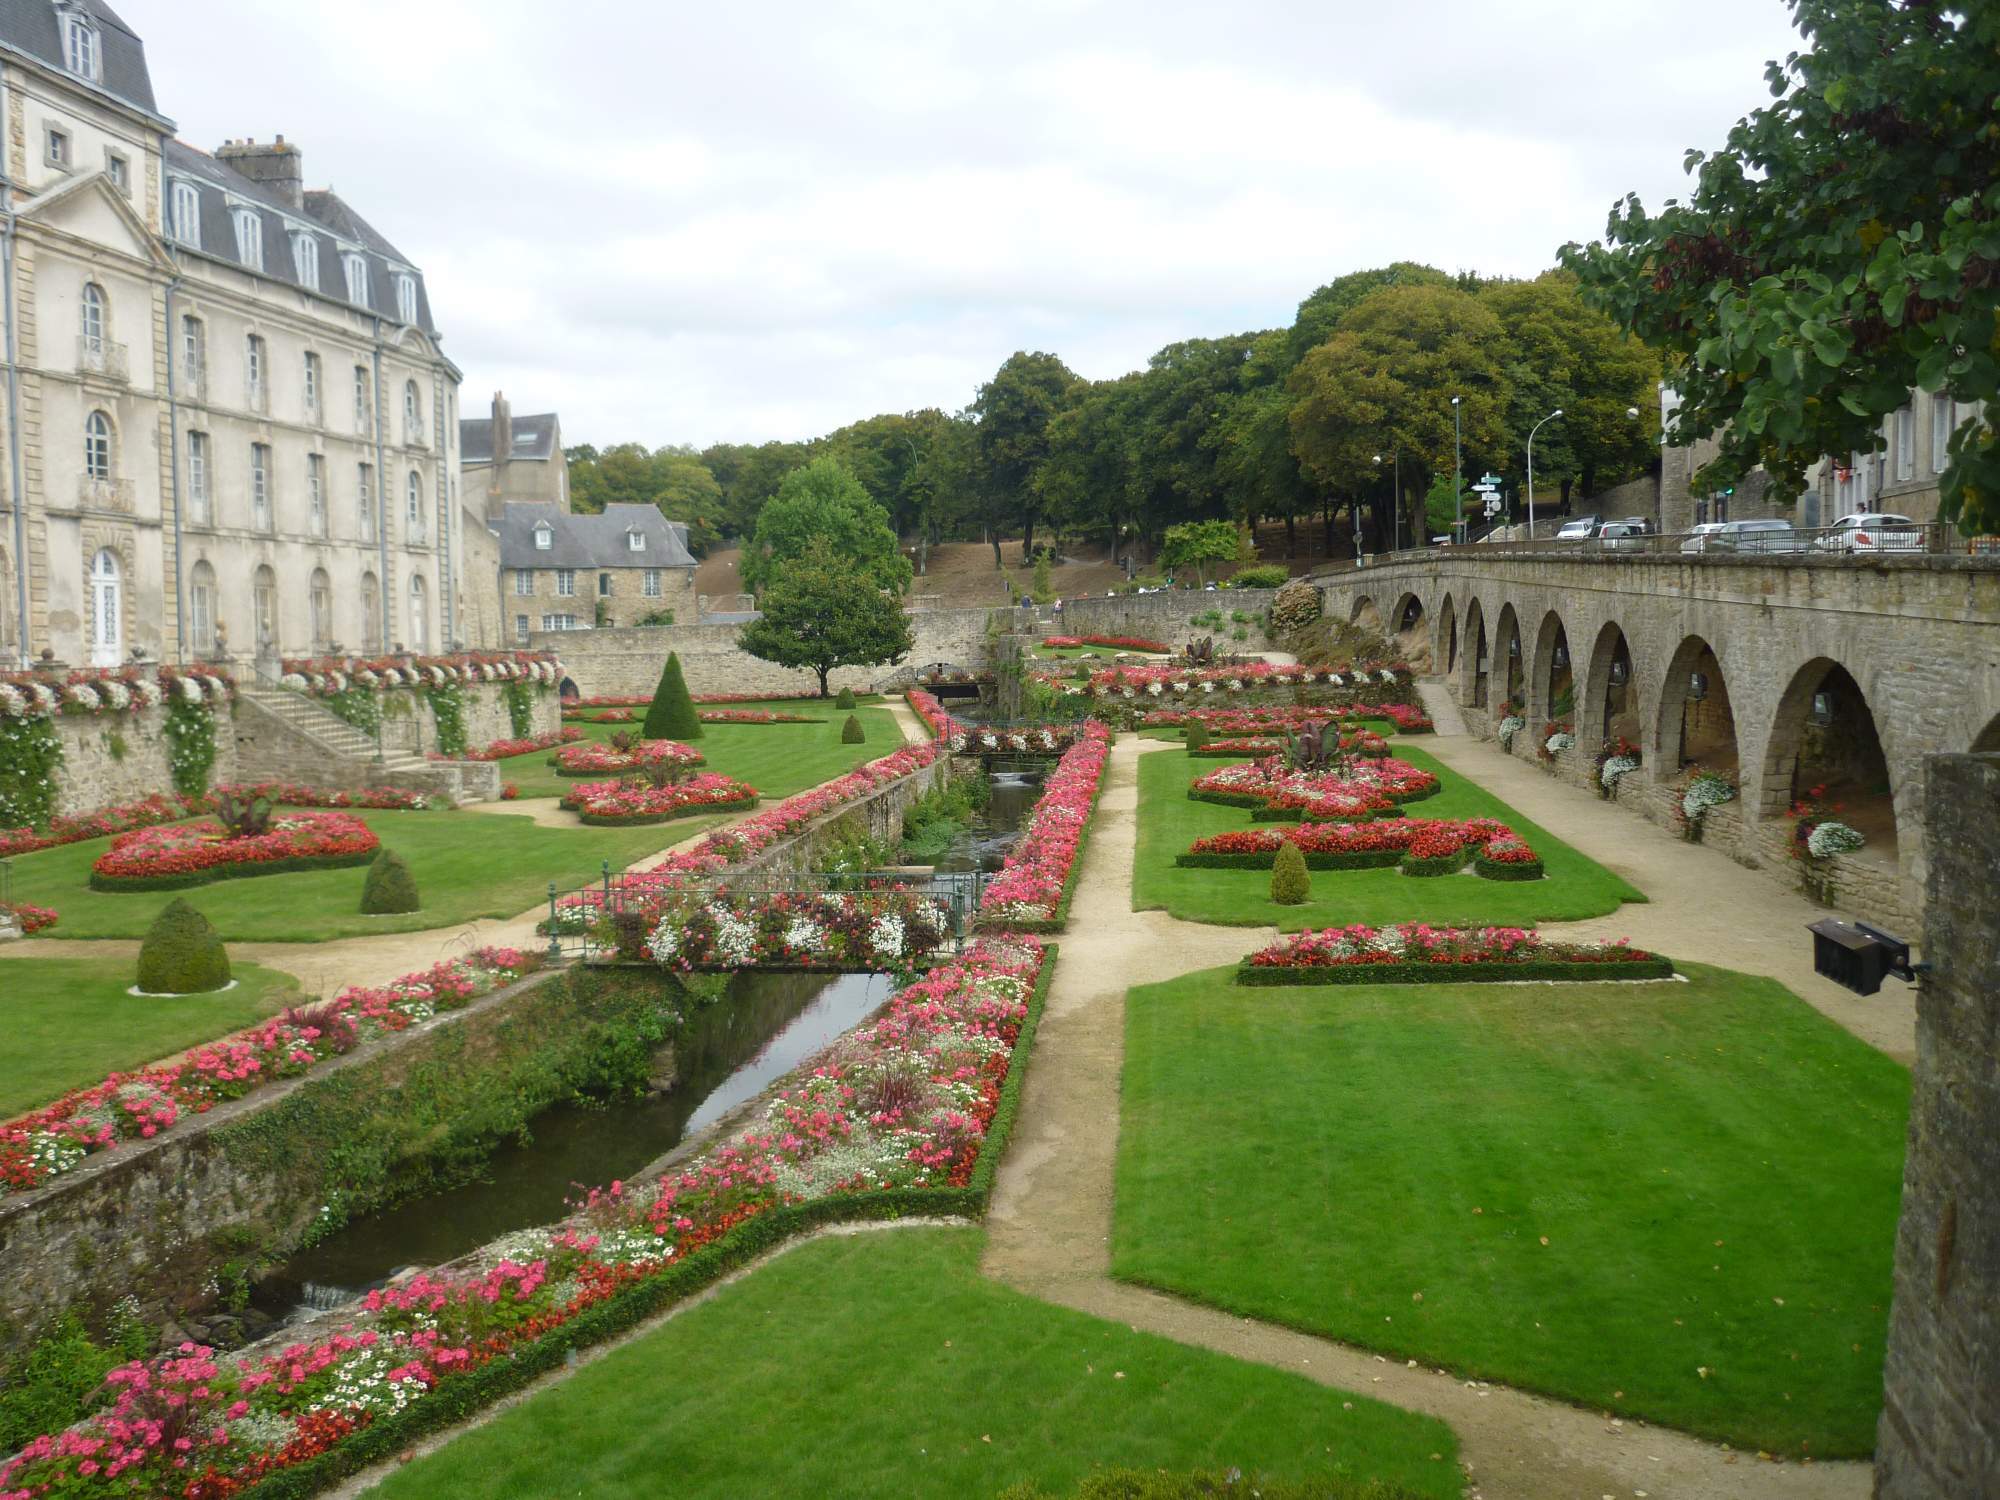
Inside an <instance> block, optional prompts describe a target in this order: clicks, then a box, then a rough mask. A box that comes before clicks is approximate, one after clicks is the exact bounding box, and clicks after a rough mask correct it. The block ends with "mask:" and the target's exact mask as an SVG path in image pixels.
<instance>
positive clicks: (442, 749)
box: [424, 682, 465, 755]
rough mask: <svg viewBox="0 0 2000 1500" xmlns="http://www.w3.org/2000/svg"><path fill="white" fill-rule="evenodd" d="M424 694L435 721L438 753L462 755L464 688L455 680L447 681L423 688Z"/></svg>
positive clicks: (463, 745) (463, 742)
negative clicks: (439, 684) (436, 685)
mask: <svg viewBox="0 0 2000 1500" xmlns="http://www.w3.org/2000/svg"><path fill="white" fill-rule="evenodd" d="M424 696H425V697H426V698H428V699H429V700H430V705H431V717H432V718H433V719H434V720H436V721H437V746H438V751H439V753H440V754H443V755H463V754H464V753H465V689H464V688H462V687H460V686H459V685H458V684H457V683H455V682H447V683H445V684H443V685H442V686H440V687H433V688H426V689H424Z"/></svg>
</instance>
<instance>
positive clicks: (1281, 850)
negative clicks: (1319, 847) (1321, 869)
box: [1271, 842, 1312, 906]
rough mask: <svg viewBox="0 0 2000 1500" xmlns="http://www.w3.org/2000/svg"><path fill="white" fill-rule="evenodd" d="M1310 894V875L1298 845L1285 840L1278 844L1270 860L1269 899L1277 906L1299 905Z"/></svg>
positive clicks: (1309, 896) (1308, 897) (1307, 898)
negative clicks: (1275, 852)
mask: <svg viewBox="0 0 2000 1500" xmlns="http://www.w3.org/2000/svg"><path fill="white" fill-rule="evenodd" d="M1311 896H1312V876H1311V874H1309V873H1308V872H1307V870H1306V857H1305V854H1304V853H1303V852H1302V851H1301V850H1300V848H1299V846H1298V845H1297V844H1294V843H1290V842H1286V843H1283V844H1280V845H1279V846H1278V854H1277V858H1275V859H1274V860H1272V862H1271V899H1272V900H1273V901H1274V902H1276V903H1277V904H1278V905H1279V906H1301V905H1303V904H1304V903H1305V902H1306V901H1307V900H1309V899H1310V898H1311Z"/></svg>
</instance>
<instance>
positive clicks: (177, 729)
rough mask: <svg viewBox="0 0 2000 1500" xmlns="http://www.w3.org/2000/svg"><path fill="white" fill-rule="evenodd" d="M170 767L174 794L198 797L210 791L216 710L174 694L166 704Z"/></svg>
mask: <svg viewBox="0 0 2000 1500" xmlns="http://www.w3.org/2000/svg"><path fill="white" fill-rule="evenodd" d="M165 727H166V733H167V766H168V769H169V772H170V774H171V775H172V777H173V782H174V790H175V791H177V792H179V793H180V794H181V795H182V796H183V797H199V796H201V795H202V794H203V793H204V792H206V791H207V790H208V777H209V773H210V772H211V771H213V770H214V769H215V710H214V709H213V708H211V707H210V706H209V705H208V704H206V703H189V702H187V701H186V700H185V699H184V698H182V697H181V695H180V694H179V693H174V694H172V695H171V698H170V700H169V702H168V704H167V718H166V726H165Z"/></svg>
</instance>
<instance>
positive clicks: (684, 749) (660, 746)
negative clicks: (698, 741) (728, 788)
mask: <svg viewBox="0 0 2000 1500" xmlns="http://www.w3.org/2000/svg"><path fill="white" fill-rule="evenodd" d="M702 763H703V762H702V755H701V752H700V751H699V750H695V749H691V748H690V747H688V746H686V745H683V744H681V743H679V742H678V741H675V740H641V741H640V742H639V743H638V744H636V745H634V746H633V747H632V748H631V749H630V750H619V749H616V748H614V747H613V746H611V745H607V744H605V743H604V742H603V741H601V740H580V741H576V742H573V743H571V744H567V745H564V746H563V747H562V749H560V750H558V751H556V753H555V754H554V755H551V756H550V757H549V764H550V765H552V766H554V767H555V768H556V775H558V776H616V775H618V774H619V773H620V772H622V771H636V770H638V769H640V768H641V767H642V766H681V767H683V768H686V767H692V766H698V765H701V764H702Z"/></svg>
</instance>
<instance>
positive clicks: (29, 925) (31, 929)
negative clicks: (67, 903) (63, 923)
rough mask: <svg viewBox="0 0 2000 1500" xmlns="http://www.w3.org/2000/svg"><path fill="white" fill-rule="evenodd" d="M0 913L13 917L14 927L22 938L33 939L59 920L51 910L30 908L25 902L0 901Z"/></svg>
mask: <svg viewBox="0 0 2000 1500" xmlns="http://www.w3.org/2000/svg"><path fill="white" fill-rule="evenodd" d="M0 912H9V913H11V914H12V915H13V918H14V922H15V925H17V926H18V927H19V928H20V929H21V934H22V936H23V937H33V936H34V935H35V934H36V933H38V932H41V931H42V930H44V929H45V928H49V927H53V926H55V925H56V923H57V922H58V921H60V920H61V918H60V917H59V916H58V915H57V914H56V912H55V910H54V909H53V908H51V907H47V906H30V905H29V904H28V903H27V902H25V901H0Z"/></svg>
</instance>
